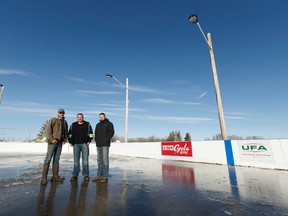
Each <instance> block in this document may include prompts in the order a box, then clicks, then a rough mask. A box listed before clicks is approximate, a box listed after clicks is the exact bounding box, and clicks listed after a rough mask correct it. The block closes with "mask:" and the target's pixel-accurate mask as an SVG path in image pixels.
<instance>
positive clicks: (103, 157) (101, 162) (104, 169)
mask: <svg viewBox="0 0 288 216" xmlns="http://www.w3.org/2000/svg"><path fill="white" fill-rule="evenodd" d="M97 162H98V171H97V177H100V178H106V179H108V173H109V147H108V146H102V147H97Z"/></svg>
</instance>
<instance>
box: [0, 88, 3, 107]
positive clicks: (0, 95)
mask: <svg viewBox="0 0 288 216" xmlns="http://www.w3.org/2000/svg"><path fill="white" fill-rule="evenodd" d="M3 92H4V85H3V84H0V104H1V101H2V95H3Z"/></svg>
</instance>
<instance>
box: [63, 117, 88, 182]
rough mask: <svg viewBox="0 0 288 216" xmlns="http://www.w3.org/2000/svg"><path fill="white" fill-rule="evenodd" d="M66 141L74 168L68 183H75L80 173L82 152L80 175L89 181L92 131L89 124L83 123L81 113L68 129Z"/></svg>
mask: <svg viewBox="0 0 288 216" xmlns="http://www.w3.org/2000/svg"><path fill="white" fill-rule="evenodd" d="M68 139H69V143H70V145H71V146H72V147H73V156H74V168H73V171H72V177H71V179H70V181H77V179H78V175H79V172H80V154H81V152H82V175H83V176H84V181H89V180H90V178H89V144H90V142H91V140H92V139H93V130H92V127H91V125H90V123H89V122H86V121H84V116H83V114H82V113H78V114H77V121H76V122H74V123H73V124H72V125H71V126H70V129H69V132H68Z"/></svg>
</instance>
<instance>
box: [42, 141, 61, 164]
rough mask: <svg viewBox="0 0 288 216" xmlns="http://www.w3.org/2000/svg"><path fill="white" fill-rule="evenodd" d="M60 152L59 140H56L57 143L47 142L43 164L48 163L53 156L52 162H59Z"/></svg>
mask: <svg viewBox="0 0 288 216" xmlns="http://www.w3.org/2000/svg"><path fill="white" fill-rule="evenodd" d="M61 152H62V143H61V142H58V143H57V144H48V147H47V153H46V157H45V160H44V164H50V161H51V160H52V157H53V164H54V163H59V161H60V155H61Z"/></svg>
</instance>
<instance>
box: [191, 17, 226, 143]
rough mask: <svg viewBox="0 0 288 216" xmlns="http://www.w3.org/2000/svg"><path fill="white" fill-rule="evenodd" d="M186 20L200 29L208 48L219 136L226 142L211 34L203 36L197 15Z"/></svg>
mask: <svg viewBox="0 0 288 216" xmlns="http://www.w3.org/2000/svg"><path fill="white" fill-rule="evenodd" d="M188 20H189V21H190V22H191V23H194V24H197V26H198V27H199V29H200V31H201V33H202V35H203V37H204V39H205V40H206V43H207V44H208V47H209V53H210V59H211V65H212V73H213V78H214V86H215V92H216V100H217V105H218V116H219V121H220V128H221V135H222V139H223V140H227V133H226V126H225V119H224V113H223V107H222V100H221V94H220V87H219V83H218V76H217V70H216V63H215V58H214V52H213V46H212V38H211V34H210V33H208V34H207V37H206V36H205V34H204V32H203V30H202V28H201V26H200V23H199V21H198V17H197V15H195V14H192V15H191V16H189V18H188Z"/></svg>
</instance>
